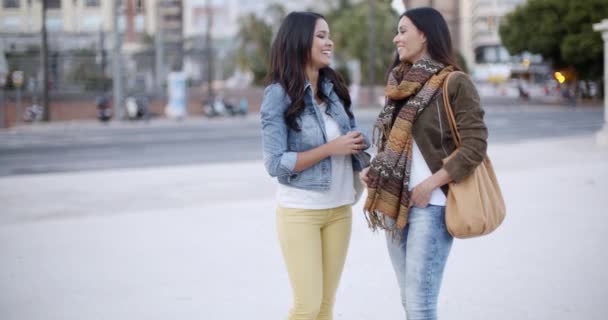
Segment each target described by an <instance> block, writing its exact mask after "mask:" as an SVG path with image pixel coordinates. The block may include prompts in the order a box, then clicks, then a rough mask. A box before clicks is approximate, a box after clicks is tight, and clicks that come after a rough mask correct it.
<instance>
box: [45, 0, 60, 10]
mask: <svg viewBox="0 0 608 320" xmlns="http://www.w3.org/2000/svg"><path fill="white" fill-rule="evenodd" d="M45 1H46V7H47V9H61V0H45Z"/></svg>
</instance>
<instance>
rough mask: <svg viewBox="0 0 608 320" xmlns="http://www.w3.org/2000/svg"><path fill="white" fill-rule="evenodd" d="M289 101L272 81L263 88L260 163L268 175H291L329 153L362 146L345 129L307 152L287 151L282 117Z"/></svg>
mask: <svg viewBox="0 0 608 320" xmlns="http://www.w3.org/2000/svg"><path fill="white" fill-rule="evenodd" d="M289 103H290V102H289V98H288V97H287V95H286V94H285V91H284V90H283V88H282V87H281V86H280V85H278V84H273V85H271V86H269V87H267V88H266V90H264V98H263V100H262V107H261V108H260V116H261V122H262V148H263V150H264V166H265V167H266V171H268V173H269V174H270V175H271V176H273V177H277V176H284V175H292V174H294V173H297V172H301V171H303V170H306V169H308V168H310V167H311V166H313V165H315V164H317V163H318V162H319V161H321V160H323V159H325V158H327V157H329V156H332V155H337V154H342V155H347V154H353V153H356V152H359V151H360V149H361V148H363V147H364V145H363V142H364V138H363V135H361V134H360V133H358V132H349V133H347V134H346V135H343V136H340V137H338V138H336V139H334V140H332V141H330V142H328V143H326V144H323V145H321V146H319V147H316V148H313V149H310V150H307V151H303V152H293V151H289V149H288V145H287V135H288V133H289V129H288V127H287V123H286V122H285V116H284V113H285V110H286V109H287V108H288V106H289Z"/></svg>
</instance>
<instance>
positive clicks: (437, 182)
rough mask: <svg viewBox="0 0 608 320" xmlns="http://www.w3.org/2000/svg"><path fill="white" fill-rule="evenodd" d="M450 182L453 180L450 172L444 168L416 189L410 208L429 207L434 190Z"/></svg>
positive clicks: (413, 191)
mask: <svg viewBox="0 0 608 320" xmlns="http://www.w3.org/2000/svg"><path fill="white" fill-rule="evenodd" d="M450 181H452V178H450V175H449V174H448V172H447V171H446V170H445V169H444V168H441V169H439V171H437V172H435V174H433V175H432V176H430V177H428V178H426V179H425V180H424V181H422V182H420V184H418V185H417V186H415V187H414V189H413V190H412V196H411V198H410V206H416V207H418V208H426V207H427V206H428V205H429V201H431V194H432V193H433V190H435V189H437V188H439V187H441V186H443V185H444V184H446V183H448V182H450Z"/></svg>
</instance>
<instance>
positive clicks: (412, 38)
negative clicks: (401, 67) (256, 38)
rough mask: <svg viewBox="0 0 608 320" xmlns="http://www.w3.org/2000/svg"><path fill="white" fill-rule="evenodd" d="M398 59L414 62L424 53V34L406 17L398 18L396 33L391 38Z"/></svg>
mask: <svg viewBox="0 0 608 320" xmlns="http://www.w3.org/2000/svg"><path fill="white" fill-rule="evenodd" d="M393 43H394V44H395V46H396V47H397V52H398V53H399V60H401V61H403V62H410V63H414V62H416V61H418V60H420V58H422V57H423V56H424V55H426V36H425V35H424V34H423V33H422V32H421V31H420V30H418V28H416V26H415V25H414V24H413V23H412V21H411V20H410V19H409V18H408V17H403V18H401V20H399V26H398V27H397V35H396V36H395V37H394V38H393Z"/></svg>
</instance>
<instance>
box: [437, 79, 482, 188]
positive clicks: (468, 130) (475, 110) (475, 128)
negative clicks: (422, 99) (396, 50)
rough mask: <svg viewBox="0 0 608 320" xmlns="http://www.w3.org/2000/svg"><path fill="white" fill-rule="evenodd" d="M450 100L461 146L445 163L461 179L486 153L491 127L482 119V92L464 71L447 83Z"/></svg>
mask: <svg viewBox="0 0 608 320" xmlns="http://www.w3.org/2000/svg"><path fill="white" fill-rule="evenodd" d="M448 93H449V98H450V103H451V104H452V108H453V111H454V117H455V118H456V126H457V128H458V132H459V133H460V139H461V146H460V147H459V148H458V151H457V152H456V153H455V154H454V156H453V157H451V158H450V159H449V160H448V161H447V162H446V163H445V164H444V166H443V169H445V170H446V171H447V172H448V174H449V175H450V177H451V178H452V180H454V181H456V182H458V181H461V180H462V179H464V178H466V177H468V176H469V175H470V174H472V173H473V170H475V168H476V167H477V166H478V165H479V164H480V163H481V162H482V161H483V159H484V158H485V156H486V150H487V139H488V129H487V127H486V124H485V122H484V120H483V117H484V110H483V108H482V107H481V104H480V99H479V94H478V93H477V89H476V88H475V85H474V84H473V82H472V81H471V79H470V78H469V76H467V75H465V74H458V75H456V76H455V77H453V78H452V79H451V80H450V83H449V85H448Z"/></svg>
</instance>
